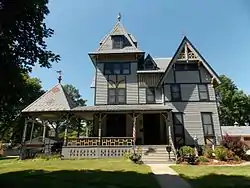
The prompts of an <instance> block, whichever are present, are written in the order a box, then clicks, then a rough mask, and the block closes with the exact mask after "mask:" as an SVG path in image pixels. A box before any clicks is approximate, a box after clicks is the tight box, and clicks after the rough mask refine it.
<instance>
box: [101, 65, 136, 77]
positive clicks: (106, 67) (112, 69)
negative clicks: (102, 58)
mask: <svg viewBox="0 0 250 188" xmlns="http://www.w3.org/2000/svg"><path fill="white" fill-rule="evenodd" d="M125 65H127V66H128V67H126V68H128V69H127V70H128V73H124V67H125ZM115 66H117V67H119V74H117V73H115ZM107 70H109V71H110V73H107ZM103 73H104V75H130V74H131V63H129V62H124V63H104V67H103Z"/></svg>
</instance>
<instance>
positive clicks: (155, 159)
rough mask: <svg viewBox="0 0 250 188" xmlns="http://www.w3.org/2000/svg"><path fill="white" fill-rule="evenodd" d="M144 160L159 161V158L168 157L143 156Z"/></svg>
mask: <svg viewBox="0 0 250 188" xmlns="http://www.w3.org/2000/svg"><path fill="white" fill-rule="evenodd" d="M173 158H174V156H173V157H170V159H173ZM142 160H146V161H158V160H168V157H142Z"/></svg>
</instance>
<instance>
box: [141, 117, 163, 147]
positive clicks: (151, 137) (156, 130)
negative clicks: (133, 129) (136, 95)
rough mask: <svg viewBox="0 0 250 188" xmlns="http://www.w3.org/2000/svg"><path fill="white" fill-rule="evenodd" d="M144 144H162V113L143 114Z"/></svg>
mask: <svg viewBox="0 0 250 188" xmlns="http://www.w3.org/2000/svg"><path fill="white" fill-rule="evenodd" d="M143 133H144V145H159V144H160V114H144V115H143Z"/></svg>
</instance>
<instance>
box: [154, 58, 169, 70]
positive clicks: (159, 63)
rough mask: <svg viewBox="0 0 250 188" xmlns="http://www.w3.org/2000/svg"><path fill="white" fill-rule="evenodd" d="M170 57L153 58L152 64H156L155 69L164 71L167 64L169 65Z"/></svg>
mask: <svg viewBox="0 0 250 188" xmlns="http://www.w3.org/2000/svg"><path fill="white" fill-rule="evenodd" d="M171 59H172V57H159V58H155V57H154V58H153V60H154V62H155V63H156V65H157V67H158V68H159V69H160V70H163V71H165V70H166V68H167V67H168V64H169V63H170V61H171Z"/></svg>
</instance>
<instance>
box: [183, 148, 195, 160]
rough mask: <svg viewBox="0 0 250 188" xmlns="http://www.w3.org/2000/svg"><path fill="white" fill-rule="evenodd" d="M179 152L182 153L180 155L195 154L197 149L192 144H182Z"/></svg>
mask: <svg viewBox="0 0 250 188" xmlns="http://www.w3.org/2000/svg"><path fill="white" fill-rule="evenodd" d="M179 154H180V157H189V156H194V155H195V150H194V148H192V147H190V146H182V147H181V148H180V149H179Z"/></svg>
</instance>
